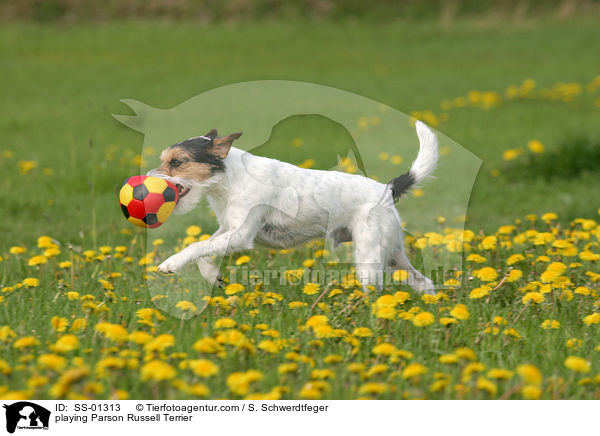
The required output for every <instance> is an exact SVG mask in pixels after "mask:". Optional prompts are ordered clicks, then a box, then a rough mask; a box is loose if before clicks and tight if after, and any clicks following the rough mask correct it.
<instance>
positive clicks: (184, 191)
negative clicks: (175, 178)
mask: <svg viewBox="0 0 600 436" xmlns="http://www.w3.org/2000/svg"><path fill="white" fill-rule="evenodd" d="M175 186H176V187H177V193H178V194H179V199H180V200H181V199H182V198H183V197H185V196H186V195H187V193H188V192H190V188H187V187H185V186H183V185H180V184H179V183H177V184H176V185H175Z"/></svg>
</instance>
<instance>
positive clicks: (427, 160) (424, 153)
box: [389, 121, 438, 201]
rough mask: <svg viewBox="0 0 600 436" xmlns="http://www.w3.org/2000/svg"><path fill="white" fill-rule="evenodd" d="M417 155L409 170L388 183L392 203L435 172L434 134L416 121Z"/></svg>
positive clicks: (435, 147) (436, 152)
mask: <svg viewBox="0 0 600 436" xmlns="http://www.w3.org/2000/svg"><path fill="white" fill-rule="evenodd" d="M416 128H417V136H418V137H419V154H418V155H417V158H416V159H415V160H414V162H413V163H412V165H411V166H410V170H409V171H408V172H407V173H405V174H402V175H401V176H399V177H396V178H395V179H392V180H391V181H390V183H389V186H390V189H391V190H392V197H393V199H394V201H396V200H398V198H400V196H401V195H402V194H404V193H405V192H406V191H408V190H409V189H410V188H412V187H414V186H415V185H417V184H418V183H421V182H422V181H423V180H425V179H427V178H428V177H430V176H431V173H433V170H435V167H436V165H437V161H438V141H437V137H436V136H435V133H433V131H432V130H431V129H430V128H429V127H428V126H427V125H426V124H425V123H423V122H422V121H417V123H416Z"/></svg>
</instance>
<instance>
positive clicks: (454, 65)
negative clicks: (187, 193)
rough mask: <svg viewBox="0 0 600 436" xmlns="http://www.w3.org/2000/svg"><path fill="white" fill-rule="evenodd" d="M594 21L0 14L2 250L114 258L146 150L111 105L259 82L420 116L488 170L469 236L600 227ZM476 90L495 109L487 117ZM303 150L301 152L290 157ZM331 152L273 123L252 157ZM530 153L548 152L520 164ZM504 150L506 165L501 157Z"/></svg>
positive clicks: (406, 12) (410, 7)
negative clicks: (573, 225) (533, 217)
mask: <svg viewBox="0 0 600 436" xmlns="http://www.w3.org/2000/svg"><path fill="white" fill-rule="evenodd" d="M599 11H600V3H599V2H596V1H497V2H480V1H467V0H465V1H460V0H457V1H449V2H443V1H396V2H392V1H372V2H359V1H348V2H332V1H292V0H279V1H258V2H250V1H224V2H218V1H199V0H198V1H177V2H174V1H153V2H145V1H137V0H136V1H130V2H117V1H108V2H100V1H77V0H70V1H69V0H52V1H39V0H36V1H34V0H30V1H14V2H10V3H8V2H4V3H2V5H0V23H1V27H0V71H1V73H0V85H1V89H2V93H1V97H0V113H1V114H2V116H1V117H0V138H2V143H1V144H0V170H1V171H2V173H3V175H4V177H3V180H2V181H1V182H0V186H2V211H3V217H4V219H3V220H1V221H0V232H1V235H2V238H1V240H0V249H2V250H3V251H5V250H6V249H7V247H9V246H11V245H15V244H26V245H28V244H31V243H32V242H33V241H34V240H35V238H37V237H38V236H39V235H42V234H48V235H50V236H53V237H55V238H57V239H59V240H61V241H64V242H70V243H72V244H76V245H85V246H88V247H89V246H90V245H97V244H98V243H99V242H101V243H102V244H112V243H116V242H118V241H119V239H120V238H122V237H123V236H122V235H121V230H122V229H133V228H132V226H131V225H130V224H128V223H127V222H126V221H125V220H124V219H123V217H122V216H121V212H120V210H119V207H118V205H117V200H116V191H117V190H118V188H119V187H120V184H121V183H122V181H123V180H124V179H125V178H126V177H128V176H130V175H132V174H135V173H136V172H137V171H139V170H138V168H139V159H140V156H139V153H140V152H141V150H142V142H143V138H142V136H141V135H140V134H139V133H136V132H135V131H133V130H130V129H128V128H126V127H124V126H122V125H120V124H119V123H118V122H117V121H116V120H114V119H113V118H112V116H111V114H112V113H121V114H127V113H130V111H129V109H128V108H126V107H125V106H124V105H122V104H121V103H120V102H119V100H120V99H123V98H134V99H137V100H140V101H143V102H145V103H147V104H150V105H152V106H155V107H158V108H169V107H172V106H174V105H177V104H179V103H181V102H183V101H185V100H187V99H188V98H190V97H192V96H194V95H197V94H199V93H201V92H203V91H206V90H209V89H212V88H215V87H218V86H222V85H225V84H230V83H236V82H240V81H246V80H260V79H286V80H300V81H307V82H314V83H318V84H324V85H328V86H332V87H336V88H341V89H344V90H348V91H351V92H354V93H357V94H360V95H364V96H366V97H369V98H371V99H374V100H378V101H381V102H383V103H385V104H387V105H390V106H392V107H395V108H397V109H399V110H402V111H404V112H406V113H412V112H414V111H419V114H416V116H419V117H423V114H424V113H425V114H429V112H424V111H430V113H431V114H432V115H433V119H432V118H431V115H425V116H424V117H425V120H426V121H429V122H430V123H431V124H435V125H434V127H435V128H436V129H437V130H439V131H440V132H442V133H444V134H445V135H447V136H449V137H451V138H452V139H454V140H455V141H456V142H458V143H459V144H462V145H463V146H464V147H466V148H467V149H469V150H471V151H473V152H474V153H476V154H477V155H479V156H480V157H481V158H482V159H483V160H484V164H483V166H482V168H481V170H480V173H479V176H478V179H477V183H476V185H475V187H474V191H473V195H472V198H471V203H470V206H469V212H468V215H469V222H468V224H467V225H468V226H469V227H470V228H472V229H475V230H477V229H485V230H486V231H493V230H494V229H495V228H496V227H497V226H498V225H501V224H510V223H513V222H514V219H515V218H523V217H524V215H525V214H527V213H537V214H541V213H544V212H548V211H553V212H556V213H557V214H558V215H559V218H560V219H561V220H563V221H564V222H567V221H568V220H570V219H572V218H575V217H584V218H596V217H597V211H598V207H599V206H600V204H599V202H598V198H600V183H599V182H600V180H599V176H598V174H599V173H598V171H597V170H595V168H598V165H596V163H598V164H600V157H598V156H599V153H597V150H598V147H599V144H600V122H599V118H600V82H599V81H598V79H595V78H596V77H597V76H598V75H600V57H598V55H597V53H600V30H598V29H600V26H599V24H600V12H599ZM528 79H531V80H528ZM532 83H533V84H534V86H533V88H531V86H532ZM511 86H513V87H514V88H511ZM515 90H516V91H515ZM484 91H486V92H489V93H490V94H489V95H492V96H493V95H497V96H498V98H499V101H497V102H496V101H495V100H494V99H492V100H494V101H492V102H491V103H490V104H489V106H488V105H487V104H486V102H485V101H483V100H482V98H481V92H484ZM515 92H516V94H514V93H515ZM486 95H488V94H486ZM494 98H495V97H494ZM229 104H232V105H234V104H235V101H232V102H229ZM432 121H433V122H432ZM205 127H206V126H200V127H199V129H200V130H202V131H199V132H198V133H199V134H201V133H205V132H204V130H207V129H205ZM208 127H209V128H211V127H218V126H208ZM297 137H301V138H302V141H303V146H302V147H296V148H295V147H293V146H291V145H292V144H293V143H294V139H295V138H297ZM324 138H325V139H326V140H327V142H328V143H333V144H335V145H336V147H339V149H340V150H344V149H347V148H348V146H349V144H348V143H347V141H348V140H349V137H348V135H347V132H345V131H343V130H340V129H339V126H336V125H334V124H332V123H328V122H327V121H326V120H323V119H321V118H319V117H312V118H311V117H298V118H292V119H290V120H287V121H285V122H283V123H281V124H280V125H278V126H277V127H276V128H275V130H274V132H273V136H272V137H271V139H270V141H269V144H270V145H272V147H269V144H267V146H266V147H265V148H264V149H263V151H264V150H267V151H268V150H273V155H276V156H277V157H279V158H282V159H286V160H288V161H290V162H293V163H300V162H303V161H305V160H306V159H310V158H312V159H315V167H319V165H320V164H323V165H325V163H321V162H319V152H318V150H319V147H322V143H323V140H324ZM531 140H538V141H540V142H541V143H542V144H543V146H544V150H545V151H544V153H540V154H532V153H531V152H530V151H528V148H527V144H528V143H529V141H531ZM581 144H584V145H581ZM166 145H168V144H165V146H166ZM257 145H259V144H257ZM281 150H288V151H287V152H281ZM506 150H516V151H515V153H514V154H516V155H517V157H516V158H515V159H512V160H506V158H507V155H506V154H505V152H506ZM508 157H510V153H509V156H508ZM143 158H144V159H148V160H149V161H150V162H152V161H153V160H154V161H156V160H157V156H156V155H154V156H144V157H143ZM408 165H409V162H406V161H405V162H404V163H403V164H402V165H400V166H399V171H401V172H403V171H404V170H405V169H406V168H408ZM557 167H560V168H562V171H559V172H560V175H559V176H556V177H553V176H548V175H549V174H550V175H552V174H554V173H555V172H556V171H557ZM449 189H451V187H449ZM425 192H426V186H425ZM205 225H206V226H207V228H206V230H208V231H210V230H212V229H211V228H210V226H211V225H212V226H213V227H214V223H212V224H211V223H208V222H207V223H205Z"/></svg>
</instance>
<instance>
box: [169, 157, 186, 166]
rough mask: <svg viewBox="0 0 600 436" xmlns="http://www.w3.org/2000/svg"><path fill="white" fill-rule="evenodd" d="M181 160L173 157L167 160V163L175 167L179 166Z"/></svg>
mask: <svg viewBox="0 0 600 436" xmlns="http://www.w3.org/2000/svg"><path fill="white" fill-rule="evenodd" d="M182 163H183V162H181V161H180V160H179V159H173V160H172V161H171V162H169V165H171V168H177V167H178V166H181V164H182Z"/></svg>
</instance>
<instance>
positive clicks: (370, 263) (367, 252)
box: [352, 227, 385, 290]
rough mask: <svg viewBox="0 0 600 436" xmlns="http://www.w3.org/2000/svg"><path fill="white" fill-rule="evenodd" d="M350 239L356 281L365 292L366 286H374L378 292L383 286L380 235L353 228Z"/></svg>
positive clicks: (369, 230)
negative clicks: (352, 242)
mask: <svg viewBox="0 0 600 436" xmlns="http://www.w3.org/2000/svg"><path fill="white" fill-rule="evenodd" d="M352 239H353V241H354V263H355V265H356V279H357V280H358V281H360V282H361V283H362V285H363V289H365V290H366V287H367V286H368V285H374V286H376V287H377V289H378V290H381V288H382V286H383V269H384V265H385V261H384V252H385V250H384V248H382V246H381V245H382V244H385V240H383V239H382V238H381V233H380V232H379V231H377V230H375V231H374V229H373V228H369V229H364V228H360V227H359V228H354V230H353V234H352Z"/></svg>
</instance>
